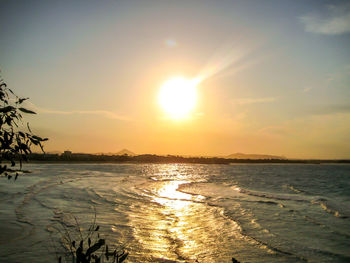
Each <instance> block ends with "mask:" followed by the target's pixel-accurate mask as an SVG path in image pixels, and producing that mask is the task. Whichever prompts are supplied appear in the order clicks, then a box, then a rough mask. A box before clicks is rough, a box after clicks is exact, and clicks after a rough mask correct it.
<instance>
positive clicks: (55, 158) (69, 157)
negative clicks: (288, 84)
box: [28, 153, 350, 164]
mask: <svg viewBox="0 0 350 263" xmlns="http://www.w3.org/2000/svg"><path fill="white" fill-rule="evenodd" d="M28 159H29V160H31V161H43V162H102V163H103V162H105V163H128V162H129V163H199V164H231V163H306V164H320V163H350V160H290V159H230V158H219V157H184V156H176V155H166V156H163V155H155V154H142V155H135V156H131V155H101V154H87V153H69V154H48V153H46V154H39V153H32V154H30V155H29V156H28Z"/></svg>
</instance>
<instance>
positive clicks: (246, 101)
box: [233, 97, 276, 105]
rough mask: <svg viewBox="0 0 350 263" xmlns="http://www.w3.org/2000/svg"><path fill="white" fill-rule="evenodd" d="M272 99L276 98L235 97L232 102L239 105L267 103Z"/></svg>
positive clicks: (272, 100)
mask: <svg viewBox="0 0 350 263" xmlns="http://www.w3.org/2000/svg"><path fill="white" fill-rule="evenodd" d="M274 101H276V98H274V97H268V98H240V99H235V100H234V101H233V102H234V103H235V104H239V105H246V104H254V103H267V102H274Z"/></svg>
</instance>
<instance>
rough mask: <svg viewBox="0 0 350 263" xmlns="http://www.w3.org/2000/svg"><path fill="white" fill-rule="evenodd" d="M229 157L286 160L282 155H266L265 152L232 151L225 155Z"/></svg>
mask: <svg viewBox="0 0 350 263" xmlns="http://www.w3.org/2000/svg"><path fill="white" fill-rule="evenodd" d="M225 158H229V159H250V160H266V159H280V160H286V159H287V158H286V157H284V156H277V155H267V154H245V153H234V154H230V155H228V156H226V157H225Z"/></svg>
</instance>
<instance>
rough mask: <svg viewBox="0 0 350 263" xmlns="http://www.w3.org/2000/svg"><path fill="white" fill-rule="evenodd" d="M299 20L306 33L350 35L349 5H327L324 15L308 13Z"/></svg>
mask: <svg viewBox="0 0 350 263" xmlns="http://www.w3.org/2000/svg"><path fill="white" fill-rule="evenodd" d="M300 20H301V22H302V23H303V24H304V26H305V31H306V32H311V33H317V34H324V35H341V34H345V33H350V3H346V4H341V5H327V6H326V9H325V12H324V13H310V14H307V15H305V16H302V17H300Z"/></svg>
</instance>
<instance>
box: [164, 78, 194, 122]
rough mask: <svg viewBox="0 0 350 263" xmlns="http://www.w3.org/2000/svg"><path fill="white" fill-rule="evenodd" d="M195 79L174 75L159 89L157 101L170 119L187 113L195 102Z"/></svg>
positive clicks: (185, 115)
mask: <svg viewBox="0 0 350 263" xmlns="http://www.w3.org/2000/svg"><path fill="white" fill-rule="evenodd" d="M198 83H199V81H198V80H197V79H186V78H183V77H174V78H171V79H169V80H167V81H166V82H165V83H164V84H163V85H162V86H161V89H160V92H159V96H158V101H159V104H160V106H161V107H162V108H163V110H164V111H165V112H166V113H167V115H168V116H169V117H171V118H172V119H182V118H185V117H187V116H188V115H189V113H190V112H191V111H192V110H193V109H194V107H195V106H196V103H197V85H198Z"/></svg>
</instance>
